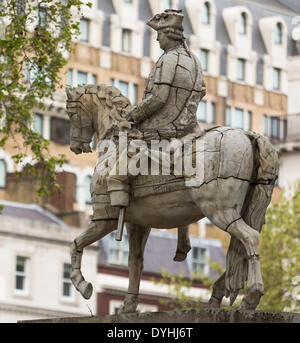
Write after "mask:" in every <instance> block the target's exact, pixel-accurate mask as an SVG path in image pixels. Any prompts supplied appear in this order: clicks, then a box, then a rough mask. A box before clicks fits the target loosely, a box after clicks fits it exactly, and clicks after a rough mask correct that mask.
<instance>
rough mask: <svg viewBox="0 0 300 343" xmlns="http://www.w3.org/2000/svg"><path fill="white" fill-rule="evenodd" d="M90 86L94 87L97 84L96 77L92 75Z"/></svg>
mask: <svg viewBox="0 0 300 343" xmlns="http://www.w3.org/2000/svg"><path fill="white" fill-rule="evenodd" d="M91 84H92V85H96V84H97V75H95V74H92V75H91Z"/></svg>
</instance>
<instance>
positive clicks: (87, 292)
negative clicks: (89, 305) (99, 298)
mask: <svg viewBox="0 0 300 343" xmlns="http://www.w3.org/2000/svg"><path fill="white" fill-rule="evenodd" d="M78 290H79V292H80V294H81V295H82V296H83V297H84V299H90V297H91V296H92V294H93V285H92V284H91V283H90V282H87V281H81V282H80V284H79V285H78Z"/></svg>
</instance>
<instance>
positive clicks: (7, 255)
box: [0, 201, 98, 323]
mask: <svg viewBox="0 0 300 343" xmlns="http://www.w3.org/2000/svg"><path fill="white" fill-rule="evenodd" d="M1 204H3V205H4V209H3V212H2V214H1V229H0V240H1V245H0V322H1V323H4V322H10V323H11V322H17V321H18V320H30V319H42V318H53V317H63V316H80V315H81V316H82V315H85V316H89V315H90V314H91V313H92V314H95V313H96V309H97V307H96V295H93V296H92V298H91V299H89V301H86V300H84V299H83V298H82V297H81V296H80V294H79V293H78V292H76V290H75V288H74V287H73V285H72V283H71V280H70V272H71V268H70V267H71V266H70V254H69V250H70V244H71V242H72V241H73V239H74V238H75V237H76V236H78V235H79V233H80V229H79V228H74V227H71V226H68V225H66V224H64V223H63V222H62V221H61V220H59V219H58V218H57V217H56V216H54V215H52V214H51V213H49V212H48V211H46V210H44V209H42V208H41V207H40V206H38V205H35V204H31V205H29V204H24V203H20V202H11V201H1ZM97 251H98V249H97V246H91V247H90V248H88V249H86V251H85V258H84V261H83V269H84V271H85V275H86V276H87V278H88V279H89V280H91V281H92V282H93V283H94V284H95V282H96V278H97V255H98V254H97Z"/></svg>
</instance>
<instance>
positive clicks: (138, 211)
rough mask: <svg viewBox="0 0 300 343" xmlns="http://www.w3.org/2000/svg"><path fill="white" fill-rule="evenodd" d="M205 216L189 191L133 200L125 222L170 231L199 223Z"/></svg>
mask: <svg viewBox="0 0 300 343" xmlns="http://www.w3.org/2000/svg"><path fill="white" fill-rule="evenodd" d="M202 217H203V216H202V215H201V213H200V210H199V208H198V207H197V206H196V205H195V204H194V202H193V201H192V199H191V197H190V195H189V193H188V190H181V191H174V192H170V193H163V194H157V195H149V196H147V197H143V198H139V199H133V201H132V202H131V203H130V206H129V208H128V209H127V211H126V218H125V220H126V221H128V222H130V223H132V224H138V225H144V226H145V225H146V226H150V227H155V228H165V229H170V228H174V227H179V226H184V225H188V224H191V223H194V222H197V221H198V220H199V219H201V218H202Z"/></svg>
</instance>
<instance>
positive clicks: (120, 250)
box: [108, 232, 129, 266]
mask: <svg viewBox="0 0 300 343" xmlns="http://www.w3.org/2000/svg"><path fill="white" fill-rule="evenodd" d="M115 237H116V233H115V232H113V233H111V234H110V235H109V250H108V262H109V263H113V264H122V265H125V266H127V265H128V255H129V243H128V236H127V235H126V234H124V235H123V239H122V241H120V242H118V241H116V239H115Z"/></svg>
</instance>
